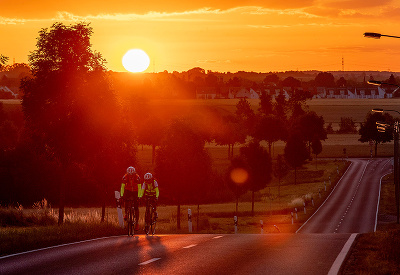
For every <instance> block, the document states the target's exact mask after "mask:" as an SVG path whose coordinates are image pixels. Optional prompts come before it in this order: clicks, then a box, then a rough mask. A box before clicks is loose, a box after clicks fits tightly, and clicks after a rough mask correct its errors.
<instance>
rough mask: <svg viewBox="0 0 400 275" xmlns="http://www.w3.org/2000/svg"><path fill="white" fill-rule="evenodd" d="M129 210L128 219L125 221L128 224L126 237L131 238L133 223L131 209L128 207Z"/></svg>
mask: <svg viewBox="0 0 400 275" xmlns="http://www.w3.org/2000/svg"><path fill="white" fill-rule="evenodd" d="M128 209H129V210H128V213H127V214H128V217H127V218H128V219H127V223H128V226H127V227H128V236H131V235H133V231H132V230H133V222H132V209H131V208H130V207H129V208H128Z"/></svg>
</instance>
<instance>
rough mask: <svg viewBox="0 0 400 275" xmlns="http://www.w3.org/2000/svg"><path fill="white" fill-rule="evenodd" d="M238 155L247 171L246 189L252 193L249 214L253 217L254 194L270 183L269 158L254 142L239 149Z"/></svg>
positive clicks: (270, 167)
mask: <svg viewBox="0 0 400 275" xmlns="http://www.w3.org/2000/svg"><path fill="white" fill-rule="evenodd" d="M240 155H241V156H242V158H243V159H244V160H245V162H246V164H247V167H248V169H249V181H248V188H249V189H250V191H251V192H252V200H251V202H252V203H251V214H252V215H254V193H255V192H257V191H259V190H261V189H263V188H265V187H266V186H267V184H268V183H269V182H270V181H271V173H272V163H271V157H270V155H269V154H268V152H267V151H266V150H264V148H263V147H261V146H260V144H259V143H258V142H256V141H252V142H250V144H248V145H247V146H244V147H242V148H240Z"/></svg>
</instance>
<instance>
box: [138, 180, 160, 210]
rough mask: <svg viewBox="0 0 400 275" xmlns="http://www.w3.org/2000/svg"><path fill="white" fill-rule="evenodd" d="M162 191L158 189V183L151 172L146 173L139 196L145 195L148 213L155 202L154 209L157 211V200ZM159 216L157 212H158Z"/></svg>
mask: <svg viewBox="0 0 400 275" xmlns="http://www.w3.org/2000/svg"><path fill="white" fill-rule="evenodd" d="M159 195H160V191H159V190H158V183H157V181H156V179H155V178H154V177H153V175H152V174H151V173H146V174H145V175H144V182H143V184H142V188H141V192H140V194H139V197H140V198H142V197H143V196H144V197H145V200H146V213H148V210H149V207H150V203H151V202H153V206H154V210H155V211H157V201H158V196H159ZM156 213H157V212H156ZM156 216H157V214H156Z"/></svg>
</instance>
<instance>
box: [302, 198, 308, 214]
mask: <svg viewBox="0 0 400 275" xmlns="http://www.w3.org/2000/svg"><path fill="white" fill-rule="evenodd" d="M303 206H304V214H307V210H306V202H305V201H303Z"/></svg>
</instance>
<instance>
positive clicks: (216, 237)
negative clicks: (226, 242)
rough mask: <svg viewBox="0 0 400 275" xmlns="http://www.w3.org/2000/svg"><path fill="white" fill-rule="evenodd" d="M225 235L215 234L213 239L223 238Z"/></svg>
mask: <svg viewBox="0 0 400 275" xmlns="http://www.w3.org/2000/svg"><path fill="white" fill-rule="evenodd" d="M222 237H223V236H215V237H213V239H219V238H222Z"/></svg>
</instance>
